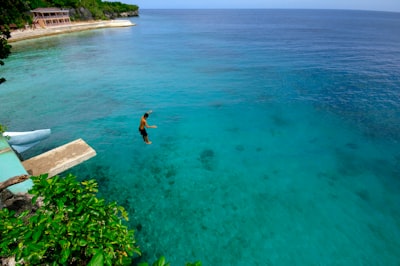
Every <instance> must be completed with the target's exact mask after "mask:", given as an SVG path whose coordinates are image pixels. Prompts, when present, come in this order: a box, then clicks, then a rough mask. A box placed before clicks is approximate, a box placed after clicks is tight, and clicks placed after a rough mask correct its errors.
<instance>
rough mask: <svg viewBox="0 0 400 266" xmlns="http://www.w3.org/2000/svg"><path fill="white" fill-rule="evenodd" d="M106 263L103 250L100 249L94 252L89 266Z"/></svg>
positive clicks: (98, 265) (101, 265) (100, 265)
mask: <svg viewBox="0 0 400 266" xmlns="http://www.w3.org/2000/svg"><path fill="white" fill-rule="evenodd" d="M103 265H104V254H103V251H101V250H98V251H97V252H96V254H94V256H93V258H92V259H91V260H90V261H89V264H88V265H87V266H103Z"/></svg>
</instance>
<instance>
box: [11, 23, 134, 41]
mask: <svg viewBox="0 0 400 266" xmlns="http://www.w3.org/2000/svg"><path fill="white" fill-rule="evenodd" d="M135 25H136V24H134V23H132V22H131V21H130V20H100V21H90V22H73V23H71V24H68V25H62V26H51V27H47V28H39V29H24V30H21V29H20V30H16V31H13V32H11V37H10V38H9V39H8V42H9V43H12V42H18V41H23V40H29V39H36V38H41V37H46V36H52V35H58V34H65V33H70V32H78V31H85V30H93V29H101V28H117V27H131V26H135Z"/></svg>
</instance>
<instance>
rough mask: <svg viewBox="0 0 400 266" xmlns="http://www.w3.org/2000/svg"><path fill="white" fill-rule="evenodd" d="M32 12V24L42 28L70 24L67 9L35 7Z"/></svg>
mask: <svg viewBox="0 0 400 266" xmlns="http://www.w3.org/2000/svg"><path fill="white" fill-rule="evenodd" d="M31 12H32V13H33V25H35V26H40V27H42V28H45V27H50V26H60V25H65V24H71V20H70V18H69V10H66V9H60V8H56V7H46V8H36V9H34V10H31Z"/></svg>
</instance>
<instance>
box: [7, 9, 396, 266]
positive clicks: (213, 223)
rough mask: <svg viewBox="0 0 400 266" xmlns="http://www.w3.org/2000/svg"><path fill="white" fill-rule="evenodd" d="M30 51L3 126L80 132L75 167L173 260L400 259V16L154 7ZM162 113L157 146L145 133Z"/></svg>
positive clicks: (18, 65)
mask: <svg viewBox="0 0 400 266" xmlns="http://www.w3.org/2000/svg"><path fill="white" fill-rule="evenodd" d="M132 20H133V21H134V22H135V23H137V26H136V27H132V28H123V29H104V30H98V31H91V32H83V33H77V34H69V35H64V36H57V37H51V38H46V39H42V40H34V41H26V42H22V43H18V44H14V50H13V55H12V56H11V57H10V58H9V59H7V61H6V65H5V66H3V67H2V68H1V69H2V75H3V76H5V77H6V78H7V79H8V81H7V83H5V84H3V85H1V90H0V99H1V110H2V111H1V113H0V121H1V122H2V123H3V124H6V125H8V128H9V130H10V131H11V130H12V131H19V130H21V131H22V130H31V129H38V128H51V129H52V132H53V134H52V136H51V138H49V139H48V140H46V141H44V142H43V143H42V144H41V145H40V146H37V147H36V148H34V149H32V150H31V151H29V152H28V153H26V154H24V156H26V157H29V156H32V155H35V154H38V153H40V152H42V151H44V150H48V149H50V148H53V147H55V146H58V145H61V144H63V143H65V142H68V141H71V140H73V139H75V138H78V137H82V138H83V139H84V140H85V141H86V142H88V143H89V144H90V145H91V146H93V147H94V148H95V149H96V151H97V153H98V155H97V156H96V157H95V158H94V159H91V160H90V161H88V162H86V163H85V164H82V165H80V166H78V167H76V168H74V169H72V170H71V171H70V172H73V173H76V174H78V175H79V176H80V177H81V178H87V177H92V178H96V179H97V180H98V182H99V184H100V194H101V196H104V197H106V198H107V199H109V200H116V201H118V202H119V203H120V204H121V205H123V206H125V207H126V209H127V210H128V211H129V213H130V218H131V220H130V224H131V226H132V227H133V228H136V229H137V232H136V236H137V239H138V242H139V244H140V246H141V247H142V249H143V250H144V252H145V253H144V257H145V259H147V260H150V261H153V260H154V257H155V256H160V255H165V256H166V257H167V258H168V260H169V261H170V262H172V264H173V265H184V262H186V261H195V260H201V261H202V262H203V265H398V264H399V263H400V259H399V256H398V253H399V250H400V240H399V239H400V210H399V206H400V205H399V203H400V196H399V195H400V194H399V191H400V180H399V176H400V166H399V165H400V152H399V150H400V149H399V148H400V147H399V146H400V145H399V136H400V135H399V133H400V111H399V110H400V109H399V103H400V102H399V98H400V95H399V88H400V78H399V77H400V67H399V65H398V62H399V59H400V47H399V46H398V43H399V41H400V29H399V28H398V25H399V22H400V14H396V13H381V12H354V11H346V12H345V11H306V10H302V11H299V10H245V11H239V10H178V11H174V10H164V11H156V10H143V11H142V13H141V17H140V18H135V19H132ZM148 109H152V110H153V111H154V113H153V114H152V115H151V116H150V118H149V123H150V124H156V125H157V126H158V128H157V129H149V130H148V132H149V135H150V139H151V140H152V141H153V144H152V145H150V146H148V145H145V144H143V141H142V140H141V137H140V135H139V133H138V132H137V127H138V123H139V119H140V116H141V115H142V114H143V112H144V111H146V110H148Z"/></svg>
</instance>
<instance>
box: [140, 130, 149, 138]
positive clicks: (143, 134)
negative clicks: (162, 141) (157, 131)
mask: <svg viewBox="0 0 400 266" xmlns="http://www.w3.org/2000/svg"><path fill="white" fill-rule="evenodd" d="M139 132H140V134H142V136H143V137H147V131H146V128H143V129H140V128H139Z"/></svg>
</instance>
